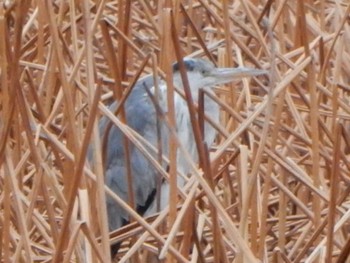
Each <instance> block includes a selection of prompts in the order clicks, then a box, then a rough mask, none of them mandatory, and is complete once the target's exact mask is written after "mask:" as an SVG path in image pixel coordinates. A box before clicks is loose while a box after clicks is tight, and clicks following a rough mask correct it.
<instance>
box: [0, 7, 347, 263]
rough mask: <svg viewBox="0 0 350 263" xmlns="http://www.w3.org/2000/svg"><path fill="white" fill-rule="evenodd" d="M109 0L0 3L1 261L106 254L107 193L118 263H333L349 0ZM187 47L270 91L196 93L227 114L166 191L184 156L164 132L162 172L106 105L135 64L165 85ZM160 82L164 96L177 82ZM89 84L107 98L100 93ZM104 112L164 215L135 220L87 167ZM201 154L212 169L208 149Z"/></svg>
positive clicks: (338, 249)
mask: <svg viewBox="0 0 350 263" xmlns="http://www.w3.org/2000/svg"><path fill="white" fill-rule="evenodd" d="M106 2H107V1H100V2H99V3H98V4H95V3H88V2H86V3H85V2H84V3H83V5H82V6H79V5H77V4H76V2H75V1H68V2H67V3H64V2H61V3H60V4H58V5H57V4H55V3H51V2H50V1H29V0H27V1H25V2H24V3H23V4H18V3H17V2H16V1H6V2H5V3H4V5H0V35H1V36H3V37H2V38H0V58H1V59H0V81H1V90H0V105H1V108H0V120H1V121H0V132H1V138H0V161H1V166H0V188H1V191H0V207H1V210H0V211H1V212H0V222H1V223H0V229H1V234H0V238H1V245H0V253H1V258H3V259H4V262H12V261H26V260H30V261H38V262H41V261H52V258H53V256H54V255H55V258H54V260H53V261H56V262H58V261H59V260H60V258H61V256H60V255H62V258H63V260H64V262H69V261H77V262H83V261H84V260H86V261H87V262H98V261H100V262H101V261H103V262H109V261H110V259H109V258H108V257H109V256H108V249H109V240H108V233H107V228H108V227H107V224H106V216H105V215H106V212H105V211H103V209H102V210H101V207H104V192H106V193H107V194H108V195H111V196H113V197H114V199H116V201H117V202H118V203H119V204H120V205H121V206H123V207H124V208H125V209H126V210H127V211H128V213H129V214H130V216H131V218H133V220H134V222H133V224H131V225H130V226H128V227H126V228H125V229H126V230H125V231H126V233H124V234H123V235H121V236H119V238H121V239H122V240H124V241H130V240H131V243H128V242H124V243H123V248H124V247H125V248H126V249H127V248H128V247H130V248H131V249H130V250H129V251H128V252H127V253H125V254H122V253H123V252H121V253H120V257H119V259H120V258H122V260H121V261H122V262H126V261H127V260H129V259H131V258H132V259H133V260H135V261H136V262H137V261H138V262H142V261H143V260H146V259H145V258H144V257H148V256H149V257H150V258H151V257H154V256H157V255H158V253H159V252H161V256H162V257H163V258H166V259H167V260H170V259H171V260H173V261H175V260H176V261H179V262H190V261H191V262H197V261H203V262H215V261H217V260H219V259H222V260H223V261H225V262H227V261H233V260H234V259H235V260H237V262H248V261H249V262H254V261H255V260H256V259H258V260H261V261H263V262H271V261H273V260H276V262H285V261H287V262H288V261H289V262H294V261H307V260H309V261H310V260H315V259H317V258H318V259H320V258H321V257H323V255H322V253H323V252H322V251H326V252H327V253H326V255H325V257H326V261H336V260H339V262H344V261H345V260H346V257H347V251H346V248H347V247H348V246H349V241H348V239H347V237H346V235H345V234H344V233H346V230H347V228H348V221H347V220H348V217H349V213H348V212H347V211H348V209H349V205H350V203H349V198H348V192H349V189H350V188H349V182H350V179H349V176H348V174H350V171H349V170H350V165H349V157H348V151H349V149H347V148H349V138H348V133H349V127H350V125H349V114H350V106H349V105H348V100H349V90H350V89H349V87H348V86H349V85H347V84H346V83H347V79H348V76H349V75H350V74H349V73H350V72H349V68H350V65H349V62H348V57H349V47H348V46H347V45H345V44H344V43H345V41H346V39H347V35H348V34H349V33H350V32H348V27H347V26H345V25H346V23H348V19H347V17H348V14H349V12H350V5H336V4H334V3H332V2H326V1H320V3H315V5H319V6H315V7H314V8H313V7H311V6H308V5H306V4H305V3H304V1H296V2H295V3H292V2H290V1H280V2H278V3H277V4H276V5H272V1H267V2H266V3H263V2H262V1H238V0H235V1H231V2H229V1H224V2H222V3H220V2H217V1H216V2H215V1H211V0H198V1H196V0H193V1H187V2H185V1H180V2H178V3H176V5H174V6H171V5H170V4H169V3H167V5H166V6H162V5H161V1H159V2H157V1H149V2H147V1H143V0H139V1H112V2H108V3H106ZM263 4H264V5H263ZM165 7H166V8H167V9H164V8H165ZM316 9H317V10H318V11H317V12H316V11H315V10H316ZM171 12H173V18H172V17H171V15H170V13H171ZM118 14H119V15H118ZM124 14H126V15H124ZM335 14H337V15H335ZM172 19H173V22H171V20H172ZM172 23H173V26H172V25H171V24H172ZM162 26H163V27H162ZM172 28H176V33H174V32H175V31H173V32H172V31H171V30H172ZM269 28H270V29H271V30H272V32H271V33H272V37H271V36H270V37H268V33H267V32H268V29H269ZM305 36H307V37H305ZM272 38H273V40H272ZM272 42H274V44H275V45H276V50H273V48H272V46H273V44H272ZM172 46H174V47H175V48H176V52H175V51H174V50H173V49H172ZM179 50H181V52H182V54H181V55H179ZM184 51H185V52H184ZM176 53H177V55H176ZM274 53H275V54H274ZM184 55H187V56H204V57H206V58H208V59H209V60H211V61H213V63H214V64H218V65H221V66H227V65H228V66H230V65H240V66H250V67H257V68H264V69H271V68H274V69H275V74H276V85H275V88H274V89H273V90H270V88H271V86H274V85H267V83H266V80H267V79H266V78H264V77H259V78H253V79H250V80H243V82H241V81H239V82H237V83H234V84H230V85H229V86H232V87H234V89H232V88H230V89H229V90H228V89H227V88H225V87H220V88H218V89H217V92H218V96H212V95H211V94H204V96H209V97H211V96H212V98H213V99H214V100H215V101H218V103H219V105H220V106H221V108H222V111H223V114H222V115H223V117H222V119H221V122H220V123H219V122H218V120H210V123H214V125H215V127H216V128H217V130H218V132H219V135H218V138H217V145H215V147H213V150H212V152H210V154H209V157H210V161H211V163H210V164H208V165H206V166H202V168H203V169H202V170H199V169H198V167H197V166H196V165H195V164H193V163H191V161H190V163H191V165H192V170H193V171H192V172H193V177H192V178H191V179H190V180H189V181H188V183H187V184H186V185H185V186H184V187H183V188H182V189H177V187H176V176H179V175H177V171H176V155H175V153H176V151H177V147H179V149H180V151H181V154H184V155H185V156H187V158H188V159H189V160H191V156H188V153H185V152H183V150H182V147H181V145H179V146H177V145H178V138H177V136H176V133H175V130H174V129H172V141H171V145H172V146H171V149H172V152H173V155H172V157H171V160H170V169H171V170H170V172H169V173H168V172H167V171H165V170H164V169H163V167H162V166H161V165H160V161H165V162H166V161H169V160H162V158H161V156H158V158H154V156H156V155H154V151H155V149H154V148H153V147H151V146H149V145H148V144H147V142H145V141H144V140H143V138H140V136H138V135H137V134H135V132H134V131H132V130H130V129H129V128H128V127H127V126H125V124H124V123H125V122H123V121H121V120H123V118H121V119H117V118H116V117H115V115H118V113H117V112H115V113H113V112H111V111H110V110H108V109H107V108H106V106H105V105H106V104H108V103H109V101H108V100H110V99H108V98H110V95H109V92H110V91H112V92H113V100H114V99H119V100H120V102H122V103H121V105H122V104H123V102H124V101H125V99H126V98H127V96H128V94H129V92H131V91H132V88H133V85H134V83H135V82H136V81H137V80H138V79H139V78H141V77H142V74H147V73H152V72H153V73H155V72H157V74H158V75H159V76H160V77H162V78H165V79H166V80H168V84H169V85H170V86H171V63H172V62H173V61H174V60H176V58H178V59H180V58H181V57H182V56H184ZM150 57H152V59H151V60H150V59H149V58H150ZM152 61H153V62H152ZM156 61H159V62H160V63H159V65H160V68H161V69H163V71H164V73H165V74H164V73H163V72H162V70H160V69H159V68H158V67H157V65H156V64H157V63H156ZM274 64H275V66H274ZM339 88H341V89H339ZM169 90H170V94H169V101H171V100H172V97H173V95H172V94H173V93H174V92H177V91H176V87H174V89H169ZM99 92H102V93H103V96H102V97H103V98H105V97H106V98H107V99H106V100H103V101H102V99H99V98H100V97H101V96H100V95H99ZM267 93H270V94H271V97H270V98H268V96H267ZM104 94H106V95H104ZM185 96H186V95H185ZM15 102H16V103H15ZM197 103H198V102H196V101H194V102H193V103H192V106H193V109H192V110H191V111H192V112H196V111H197V109H198V107H197V106H196V105H197ZM190 105H191V103H190ZM170 108H173V107H170ZM200 108H201V106H199V109H200ZM269 108H270V110H268V109H269ZM117 111H118V112H119V110H117ZM173 113H174V109H171V110H170V113H169V116H171V115H173ZM100 115H105V116H107V117H108V118H109V119H110V120H111V123H113V125H117V126H118V127H119V128H120V129H121V130H122V131H123V133H124V134H125V140H124V141H125V142H126V144H129V146H127V148H128V147H130V145H135V147H136V148H138V149H139V150H140V151H141V152H143V153H144V154H145V156H146V158H147V159H148V160H150V162H151V163H152V165H153V166H154V169H156V170H157V171H158V172H159V174H160V176H161V177H163V178H166V180H169V178H170V187H171V189H172V190H171V193H172V194H171V196H172V198H171V199H170V212H169V213H168V210H165V211H161V212H160V214H159V215H157V216H155V217H154V219H153V220H154V221H153V222H151V221H149V222H148V221H146V220H144V219H143V218H141V217H140V216H139V215H137V214H136V213H135V211H134V210H133V209H132V206H133V205H131V206H130V205H128V204H127V202H124V201H123V200H121V199H120V198H119V197H117V196H115V195H114V194H113V193H111V192H110V190H108V189H106V187H105V186H104V184H103V176H102V174H103V167H102V161H101V158H100V161H99V162H100V163H101V164H100V165H98V167H99V168H97V170H94V171H95V173H93V172H92V171H91V170H90V169H89V168H88V167H87V166H84V161H85V155H86V151H87V147H88V146H89V145H90V143H92V141H91V140H90V139H89V138H90V137H91V136H92V137H94V138H95V139H94V141H95V148H96V155H97V156H98V155H100V156H101V153H99V151H100V150H98V148H99V146H101V144H102V147H100V148H99V149H101V150H102V151H103V149H104V148H105V147H106V145H107V143H108V142H106V141H105V140H103V137H102V135H100V136H101V137H99V136H97V135H93V134H95V132H94V131H93V130H96V128H97V127H96V123H97V122H96V120H97V119H98V117H99V116H100ZM121 115H123V113H121ZM119 116H120V114H119ZM159 118H164V116H159ZM199 119H200V121H201V120H203V119H206V117H205V116H201V117H199ZM94 122H95V127H93V125H92V124H93V123H94ZM195 123H196V120H195V119H194V120H193V121H192V124H193V125H194V126H196V124H195ZM170 126H171V125H170ZM340 128H341V132H340V131H339V130H340ZM199 130H200V129H199ZM196 134H200V133H198V132H196ZM199 137H200V136H199V135H198V136H196V138H197V139H200V138H199ZM99 138H100V139H101V141H102V142H99ZM121 143H122V142H121ZM198 146H199V148H202V146H203V145H200V143H198ZM150 151H153V152H150ZM201 151H203V149H202V150H201ZM102 156H103V154H102ZM201 156H202V157H201V158H202V159H203V160H206V162H207V163H208V161H207V157H208V155H207V154H206V153H204V154H203V153H202V154H201ZM102 160H103V158H102ZM212 169H213V171H211V170H212ZM203 173H204V174H203ZM169 175H170V177H169ZM252 175H254V176H252ZM209 176H210V177H209ZM131 177H132V176H131ZM131 177H130V180H129V181H130V182H132V178H131ZM129 184H130V183H129ZM132 203H133V202H130V203H129V204H132ZM213 207H215V209H213ZM96 214H99V215H98V218H96ZM172 223H174V225H173V224H172ZM167 224H168V225H167ZM161 225H163V226H164V225H167V226H168V227H165V228H164V227H161ZM139 226H141V227H139ZM130 228H131V229H130ZM123 231H124V230H123ZM145 231H146V232H145ZM116 232H117V233H119V231H116ZM112 239H113V240H114V239H115V237H114V236H113V237H112ZM118 240H120V239H118ZM82 244H84V245H83V246H82ZM66 248H67V249H66ZM311 248H315V249H314V251H312V249H311ZM338 255H340V256H339V258H338ZM118 256H119V255H118Z"/></svg>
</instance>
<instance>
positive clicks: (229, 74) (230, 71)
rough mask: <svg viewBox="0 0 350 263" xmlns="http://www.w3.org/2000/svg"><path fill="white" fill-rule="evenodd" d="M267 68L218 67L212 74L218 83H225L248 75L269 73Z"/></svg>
mask: <svg viewBox="0 0 350 263" xmlns="http://www.w3.org/2000/svg"><path fill="white" fill-rule="evenodd" d="M267 73H268V71H267V70H261V69H253V68H245V67H239V68H217V69H216V70H215V71H214V72H213V73H212V76H213V77H214V78H215V79H216V80H217V84H224V83H227V82H230V81H232V80H235V79H242V78H246V77H254V76H260V75H264V74H267Z"/></svg>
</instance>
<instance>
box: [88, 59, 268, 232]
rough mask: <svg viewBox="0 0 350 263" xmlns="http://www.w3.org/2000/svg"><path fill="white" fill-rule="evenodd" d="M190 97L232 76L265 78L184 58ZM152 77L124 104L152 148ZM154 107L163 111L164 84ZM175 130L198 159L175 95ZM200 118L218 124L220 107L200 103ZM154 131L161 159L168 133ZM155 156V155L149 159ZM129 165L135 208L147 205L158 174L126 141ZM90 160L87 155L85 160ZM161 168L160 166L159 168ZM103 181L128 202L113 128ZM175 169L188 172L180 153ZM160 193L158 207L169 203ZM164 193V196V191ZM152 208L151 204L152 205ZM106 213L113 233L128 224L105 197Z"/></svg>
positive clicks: (209, 138) (182, 104)
mask: <svg viewBox="0 0 350 263" xmlns="http://www.w3.org/2000/svg"><path fill="white" fill-rule="evenodd" d="M184 63H185V67H186V71H187V75H188V80H189V85H190V89H191V94H192V97H193V100H194V101H195V102H198V91H199V89H200V88H206V89H208V91H209V92H213V90H212V87H214V86H215V85H217V84H223V83H227V82H229V81H232V80H233V79H235V78H239V77H245V76H253V75H260V74H264V73H265V71H262V70H256V69H248V68H236V69H233V68H216V67H214V65H213V64H212V63H210V62H208V61H206V60H203V59H186V60H185V61H184ZM173 70H174V72H173V81H174V86H176V87H178V88H180V89H182V88H183V84H182V79H181V76H180V73H179V66H178V64H177V63H175V64H174V66H173ZM153 86H154V83H153V76H147V77H145V78H143V79H141V80H140V81H138V82H137V83H136V86H135V87H134V88H133V91H132V92H131V94H130V95H129V97H128V99H127V100H126V102H125V104H124V108H125V112H126V119H127V124H128V126H130V127H131V128H132V129H133V130H135V131H136V132H137V133H139V134H140V135H141V136H143V138H144V139H145V140H147V141H148V142H149V143H151V144H152V145H153V146H155V147H157V141H158V138H157V134H158V133H157V113H156V108H155V106H154V103H153V102H152V99H151V98H150V97H149V95H148V93H147V90H149V91H150V92H151V93H153V92H154V87H153ZM159 92H160V94H159V95H160V97H159V107H160V109H161V111H162V112H163V113H166V112H167V101H166V98H167V95H166V92H167V90H166V84H165V83H164V82H163V81H161V80H160V81H159ZM174 103H175V118H176V131H177V135H178V138H179V140H180V143H181V144H182V145H183V146H184V148H185V149H186V150H187V151H188V153H189V154H190V155H191V156H192V157H193V161H195V162H196V161H197V159H198V155H197V150H196V145H195V140H194V137H193V132H192V127H191V122H190V115H189V111H188V108H187V103H186V101H185V100H184V99H183V98H182V97H181V96H180V95H178V94H175V96H174ZM117 105H118V102H115V103H113V104H112V105H111V106H110V110H111V111H114V110H115V109H116V107H117ZM205 114H206V115H208V116H209V117H210V118H211V119H213V120H216V121H218V119H219V107H218V105H217V104H216V103H215V102H214V101H212V100H210V99H209V98H206V99H205ZM158 121H159V122H158V125H160V126H158V127H160V128H161V137H162V151H163V154H164V155H165V156H167V155H168V137H169V130H168V128H167V126H166V125H165V123H164V121H163V120H162V119H159V120H158ZM108 122H109V120H108V119H107V118H106V117H103V118H102V119H101V121H100V124H99V129H100V134H101V136H102V135H103V134H104V133H105V130H106V126H107V123H108ZM215 136H216V131H215V129H214V128H213V127H212V126H211V125H210V124H208V123H205V141H206V142H207V144H208V146H211V145H212V143H213V142H214V139H215ZM154 157H155V158H156V154H155V156H154ZM129 158H130V162H131V173H132V177H133V190H134V196H135V203H136V205H137V206H138V207H143V206H145V205H149V204H148V203H149V199H150V196H152V195H154V191H155V188H156V180H157V171H156V170H155V169H154V168H153V166H152V165H151V163H150V162H149V161H148V160H147V159H146V158H145V157H144V156H143V154H142V153H141V152H140V151H139V150H138V149H137V148H136V147H134V146H133V145H132V144H131V143H130V157H129ZM90 160H91V157H90ZM163 166H165V164H163ZM104 167H105V182H106V185H108V187H110V188H111V190H113V191H114V192H115V193H116V194H118V195H119V196H120V197H121V198H122V199H123V200H126V201H127V200H128V184H127V175H126V174H127V172H126V166H125V153H124V146H123V134H122V132H121V131H120V130H119V129H118V128H117V127H115V126H113V127H112V128H111V130H110V132H109V135H108V143H107V149H106V153H105V163H104ZM177 167H178V170H179V171H180V172H182V173H183V174H187V173H189V172H190V168H189V165H188V162H187V160H186V159H185V157H184V155H183V154H178V156H177ZM183 183H184V182H183V181H182V180H179V181H178V186H179V187H181V186H182V185H183ZM163 186H164V187H163V190H162V193H161V201H162V205H161V208H162V207H164V206H165V205H166V204H167V202H168V193H167V192H166V190H167V188H168V187H167V184H166V183H165V184H164V185H163ZM164 192H165V193H164ZM153 207H154V206H153ZM107 211H108V223H109V229H110V230H111V231H112V230H115V229H117V228H119V227H121V226H122V225H123V224H125V223H126V222H127V221H128V214H127V213H126V211H124V210H123V209H122V208H121V207H120V206H119V205H118V204H117V203H116V202H114V201H113V200H112V199H111V198H110V197H107Z"/></svg>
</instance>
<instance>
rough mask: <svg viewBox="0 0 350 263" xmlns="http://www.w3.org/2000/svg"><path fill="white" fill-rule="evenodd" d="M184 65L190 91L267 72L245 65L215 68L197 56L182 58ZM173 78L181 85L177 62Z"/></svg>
mask: <svg viewBox="0 0 350 263" xmlns="http://www.w3.org/2000/svg"><path fill="white" fill-rule="evenodd" d="M184 65H185V68H186V72H187V78H188V82H189V85H190V88H191V91H192V92H196V91H198V90H199V89H200V88H213V87H215V86H216V85H220V84H225V83H228V82H230V81H233V80H235V79H241V78H244V77H249V76H257V75H262V74H266V73H267V72H266V71H265V70H259V69H252V68H245V67H238V68H217V67H215V66H214V64H213V63H211V62H210V61H208V60H204V59H198V58H197V59H196V58H186V59H184ZM173 79H174V85H175V86H177V87H179V88H182V87H183V83H182V78H181V73H180V67H179V64H178V63H175V64H174V65H173Z"/></svg>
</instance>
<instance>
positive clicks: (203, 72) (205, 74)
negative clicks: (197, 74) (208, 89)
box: [201, 69, 209, 76]
mask: <svg viewBox="0 0 350 263" xmlns="http://www.w3.org/2000/svg"><path fill="white" fill-rule="evenodd" d="M201 74H202V75H203V76H207V75H208V74H209V71H208V70H205V69H202V70H201Z"/></svg>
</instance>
